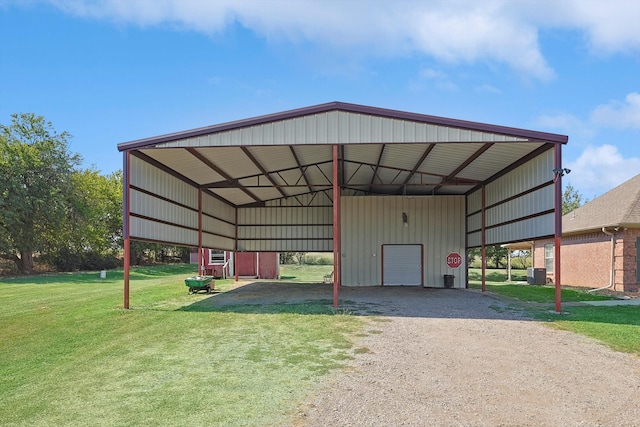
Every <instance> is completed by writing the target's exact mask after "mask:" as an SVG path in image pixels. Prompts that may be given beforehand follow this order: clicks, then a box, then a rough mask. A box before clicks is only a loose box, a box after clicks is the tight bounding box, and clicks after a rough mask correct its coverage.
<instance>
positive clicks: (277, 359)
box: [0, 265, 640, 426]
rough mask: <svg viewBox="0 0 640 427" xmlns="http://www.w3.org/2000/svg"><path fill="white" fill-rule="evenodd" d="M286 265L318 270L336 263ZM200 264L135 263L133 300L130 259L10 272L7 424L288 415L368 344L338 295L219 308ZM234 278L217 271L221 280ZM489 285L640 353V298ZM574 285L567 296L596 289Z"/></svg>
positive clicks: (0, 393) (4, 373) (290, 269)
mask: <svg viewBox="0 0 640 427" xmlns="http://www.w3.org/2000/svg"><path fill="white" fill-rule="evenodd" d="M282 268H283V269H282V271H281V272H282V274H283V276H285V277H286V278H289V279H291V280H293V278H296V279H298V280H308V281H312V280H316V281H317V280H321V277H322V276H323V275H324V274H327V273H329V272H330V271H331V270H332V267H331V266H308V267H306V268H305V267H298V266H283V267H282ZM194 272H195V271H194V267H193V266H191V265H178V266H164V267H154V268H136V269H133V270H132V273H131V310H123V309H122V271H109V272H108V274H107V279H105V280H101V279H100V278H99V274H98V273H75V274H53V275H46V276H37V277H24V278H15V279H10V280H9V279H3V280H0V306H1V307H2V310H1V311H0V331H1V333H0V402H1V404H0V424H2V425H21V426H50V425H120V426H127V425H131V426H134V425H135V426H139V425H143V426H144V425H148V426H155V425H211V426H228V425H234V426H235V425H239V426H242V425H244V426H264V425H287V424H290V423H291V422H292V419H293V418H294V417H295V415H296V414H295V413H294V410H295V409H296V405H297V404H298V402H300V401H301V400H302V399H303V398H304V396H305V395H306V393H308V392H309V390H310V389H311V387H313V385H314V384H315V383H316V382H317V381H318V380H319V378H320V377H321V376H322V375H323V374H325V373H327V372H329V371H330V370H332V369H335V368H337V367H339V366H342V365H343V363H344V362H345V360H346V359H348V358H349V357H351V356H350V355H351V354H353V353H358V352H359V351H360V349H357V348H353V347H354V344H353V341H352V339H353V338H354V337H356V336H358V335H361V334H362V333H363V332H364V327H365V325H366V323H365V322H366V320H365V319H363V318H361V317H358V316H350V315H347V314H344V313H342V312H334V311H333V310H332V308H331V301H320V302H312V303H307V304H272V305H269V306H262V305H239V306H225V307H219V308H217V309H216V308H215V307H216V306H212V305H208V304H206V300H207V299H208V298H211V295H207V294H197V295H189V294H188V292H187V287H186V286H185V285H184V278H185V277H187V276H189V275H192V274H194ZM232 283H233V282H232V281H230V280H229V281H224V280H222V281H216V289H218V290H221V291H226V290H229V289H230V288H231V287H232ZM301 286H304V285H301ZM474 286H477V285H474ZM489 287H490V288H489V289H490V290H491V291H494V292H501V291H504V294H505V295H509V296H511V297H513V298H519V299H521V300H526V301H535V302H537V303H536V304H534V305H532V307H533V308H530V310H531V313H532V315H533V316H536V317H537V318H539V319H540V320H542V321H545V322H548V323H547V324H549V325H552V326H554V327H557V328H562V329H567V330H571V331H574V332H577V333H581V334H584V335H587V336H591V337H594V338H596V339H598V340H600V341H602V342H605V343H606V344H607V345H610V346H611V347H613V348H614V349H616V350H620V351H626V352H630V353H634V354H637V355H639V356H640V307H576V306H568V307H564V306H563V310H564V312H563V314H555V313H553V310H552V307H553V288H550V287H538V286H525V285H514V284H499V283H491V284H489ZM566 291H567V292H565V291H563V299H565V298H567V300H577V299H580V298H585V296H584V295H578V294H574V293H572V292H578V291H574V290H566ZM569 291H570V292H569ZM590 297H593V296H590ZM547 303H548V309H543V308H541V307H544V306H545V304H547ZM203 307H205V308H206V309H203ZM207 307H208V308H207Z"/></svg>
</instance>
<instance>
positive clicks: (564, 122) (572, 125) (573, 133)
mask: <svg viewBox="0 0 640 427" xmlns="http://www.w3.org/2000/svg"><path fill="white" fill-rule="evenodd" d="M536 126H537V127H539V128H541V129H545V130H548V131H549V132H560V133H562V134H566V135H569V136H570V138H571V140H572V141H573V138H577V139H579V140H589V139H591V138H592V137H593V135H594V131H593V129H592V128H591V127H590V126H589V125H588V124H586V123H585V122H584V121H582V120H581V119H579V118H578V117H576V116H574V115H573V114H569V113H564V112H561V113H557V114H545V115H542V116H540V117H538V118H537V119H536Z"/></svg>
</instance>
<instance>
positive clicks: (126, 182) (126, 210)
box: [122, 151, 131, 310]
mask: <svg viewBox="0 0 640 427" xmlns="http://www.w3.org/2000/svg"><path fill="white" fill-rule="evenodd" d="M130 158H131V157H130V153H129V151H125V152H124V155H123V167H122V169H123V174H122V175H123V177H122V179H123V188H122V237H123V239H124V291H123V292H124V303H123V307H124V309H125V310H128V309H129V271H130V268H131V242H130V240H131V238H130V229H129V226H130V218H131V216H130V194H131V192H130V176H131V173H130V162H131V160H130Z"/></svg>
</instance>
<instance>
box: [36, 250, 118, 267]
mask: <svg viewBox="0 0 640 427" xmlns="http://www.w3.org/2000/svg"><path fill="white" fill-rule="evenodd" d="M43 258H44V260H45V261H46V262H47V263H48V264H50V265H51V266H52V267H54V268H55V270H56V271H60V272H69V271H78V270H84V271H96V270H110V269H113V268H116V267H118V266H119V265H120V260H119V259H118V258H117V257H116V256H115V255H114V254H111V253H106V254H102V253H99V252H95V251H86V252H80V253H77V252H74V251H72V250H70V249H69V248H62V249H60V250H58V251H57V252H56V253H51V254H48V255H46V256H44V257H43Z"/></svg>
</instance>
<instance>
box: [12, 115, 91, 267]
mask: <svg viewBox="0 0 640 427" xmlns="http://www.w3.org/2000/svg"><path fill="white" fill-rule="evenodd" d="M11 118H12V120H11V124H10V125H4V124H0V195H1V196H2V197H1V198H0V256H2V257H3V258H6V259H9V260H12V261H13V262H14V263H15V264H16V267H17V268H18V270H19V271H20V272H21V273H25V274H29V273H31V272H32V271H33V267H34V261H33V255H34V253H37V252H41V251H44V250H46V249H47V248H48V247H50V246H51V244H52V239H53V238H54V236H55V234H56V233H57V232H58V231H60V230H61V229H62V228H63V226H64V225H65V221H67V214H68V212H69V209H70V207H69V198H68V197H67V196H68V195H69V194H72V191H73V172H74V168H75V167H76V166H77V165H78V164H79V163H80V161H81V158H80V156H79V155H77V154H71V153H70V152H69V150H68V140H69V139H70V138H71V135H70V134H69V133H67V132H62V133H57V132H56V131H55V129H54V128H53V125H52V124H51V123H50V122H46V121H45V119H44V118H43V117H42V116H37V115H35V114H33V113H22V114H13V115H12V116H11Z"/></svg>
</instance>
